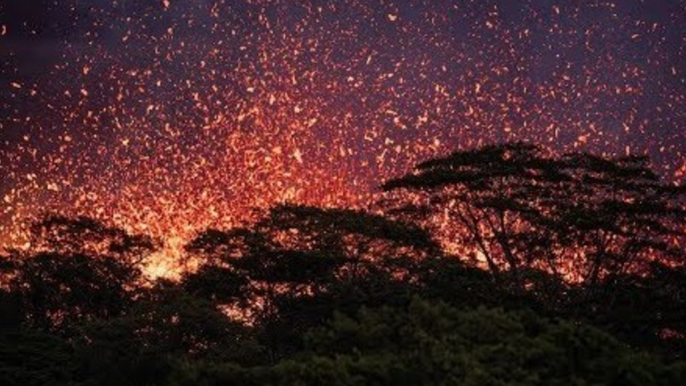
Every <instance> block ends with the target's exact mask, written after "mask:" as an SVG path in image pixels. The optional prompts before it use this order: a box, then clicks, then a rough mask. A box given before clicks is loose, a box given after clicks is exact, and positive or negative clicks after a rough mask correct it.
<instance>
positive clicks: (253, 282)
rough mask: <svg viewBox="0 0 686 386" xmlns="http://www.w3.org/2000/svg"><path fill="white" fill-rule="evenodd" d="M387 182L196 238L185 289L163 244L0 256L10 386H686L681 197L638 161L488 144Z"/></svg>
mask: <svg viewBox="0 0 686 386" xmlns="http://www.w3.org/2000/svg"><path fill="white" fill-rule="evenodd" d="M383 187H384V189H386V190H388V191H389V193H388V195H389V197H390V201H386V202H384V205H383V206H382V208H383V210H376V211H374V212H372V211H367V210H353V209H342V208H318V207H311V206H304V205H294V204H283V205H279V206H276V207H274V208H272V209H271V210H269V211H268V212H267V213H266V214H265V215H264V216H263V217H261V218H259V219H258V220H256V221H255V222H254V223H250V224H245V225H244V226H241V227H236V228H232V229H207V230H203V231H201V232H199V233H198V234H197V236H196V237H195V238H194V239H193V240H190V241H189V242H188V244H187V245H186V247H185V256H184V259H186V263H187V264H186V266H187V270H185V271H183V272H180V275H179V278H178V279H175V280H170V279H164V278H157V279H152V278H150V277H147V276H146V274H145V266H146V262H147V260H148V259H149V258H150V257H151V256H152V254H153V253H154V251H155V250H156V248H157V247H158V246H160V243H161V242H162V241H161V240H154V239H152V238H150V237H148V236H146V235H139V234H131V233H130V232H127V231H125V230H123V229H118V228H116V227H113V226H110V225H107V224H104V223H102V222H100V221H97V220H94V219H90V218H83V217H78V218H67V217H63V216H49V217H46V218H44V219H42V220H39V221H38V222H36V223H35V224H34V226H33V227H32V228H31V230H32V234H31V237H30V247H29V248H28V249H24V250H18V249H13V250H8V251H5V255H4V256H0V384H7V385H119V384H130V385H220V384H222V385H224V384H240V385H293V384H296V385H320V384H333V385H390V384H393V385H405V384H407V385H423V384H426V385H676V384H683V383H685V382H686V362H684V357H683V353H684V352H686V322H685V321H686V314H685V313H686V267H685V266H684V262H685V260H684V256H683V248H682V246H683V245H684V244H683V242H684V230H686V226H685V225H686V224H684V221H685V220H684V216H683V215H684V214H685V213H684V210H685V206H684V193H685V192H684V187H683V186H675V185H670V184H667V183H664V182H662V181H661V180H660V179H659V178H658V176H657V175H656V174H655V173H654V172H653V171H652V170H651V168H650V163H649V160H647V159H646V158H643V157H618V158H608V157H599V156H595V155H591V154H587V153H573V154H564V155H560V156H556V155H554V154H552V153H550V152H548V151H546V150H545V149H543V148H540V147H538V146H533V145H526V144H521V143H514V144H504V145H492V146H487V147H484V148H480V149H474V150H469V151H460V152H455V153H453V154H451V155H449V156H447V157H443V158H437V159H434V160H429V161H426V162H424V163H421V164H419V165H417V169H416V171H415V172H413V173H410V174H408V175H405V176H402V177H399V178H397V179H393V180H390V181H387V182H386V183H385V184H384V185H383ZM437 224H438V225H440V226H441V227H443V228H442V230H443V231H442V232H436V231H435V230H436V228H437V227H436V225H437ZM448 244H450V245H457V246H458V248H446V247H445V246H446V245H448Z"/></svg>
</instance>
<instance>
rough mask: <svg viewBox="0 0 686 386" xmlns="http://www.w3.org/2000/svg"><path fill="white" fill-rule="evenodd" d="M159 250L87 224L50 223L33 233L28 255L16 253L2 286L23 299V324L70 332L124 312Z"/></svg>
mask: <svg viewBox="0 0 686 386" xmlns="http://www.w3.org/2000/svg"><path fill="white" fill-rule="evenodd" d="M153 248H154V243H153V241H152V240H151V239H150V238H148V237H144V236H138V235H130V234H128V233H127V232H125V231H123V230H120V229H116V228H109V227H106V226H104V225H102V224H101V223H99V222H97V221H95V220H92V219H87V218H78V219H67V218H64V217H48V218H46V219H44V220H42V221H40V222H37V223H35V224H34V226H33V227H32V234H31V244H30V248H29V249H28V250H11V251H9V254H8V256H7V257H6V258H5V259H3V263H2V265H1V266H0V270H1V271H0V273H1V274H2V276H1V279H2V280H0V281H1V282H2V284H3V285H4V286H6V288H8V290H9V291H10V292H11V293H13V294H14V295H15V296H18V298H19V301H20V303H21V309H22V312H23V317H24V319H25V320H24V322H25V323H26V324H27V326H31V327H36V328H40V329H43V330H60V331H62V332H68V331H67V330H72V329H73V328H75V327H77V326H78V325H80V324H82V323H86V322H89V321H92V320H94V319H107V318H111V317H114V316H117V315H119V314H121V313H122V312H124V311H125V310H126V308H127V307H128V306H129V305H130V304H131V302H132V296H133V293H134V290H135V288H136V287H137V286H138V285H140V284H141V283H140V280H141V278H142V271H141V268H142V265H141V263H142V259H143V258H144V257H145V256H146V254H148V253H150V252H151V251H152V250H153Z"/></svg>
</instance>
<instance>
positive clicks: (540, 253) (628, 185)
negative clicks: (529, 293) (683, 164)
mask: <svg viewBox="0 0 686 386" xmlns="http://www.w3.org/2000/svg"><path fill="white" fill-rule="evenodd" d="M383 188H384V189H385V190H388V191H391V190H399V189H408V190H410V191H413V192H416V194H415V195H413V196H408V195H405V196H404V197H405V198H403V199H402V200H403V201H405V202H406V204H404V205H403V206H401V207H399V208H396V213H405V214H409V215H410V216H412V217H415V218H417V217H419V216H424V218H426V215H427V214H428V215H432V214H433V215H436V213H438V214H440V215H441V216H443V219H448V220H449V221H450V222H451V224H452V226H453V231H454V233H453V235H455V237H456V238H457V239H456V240H454V241H456V242H457V244H459V245H461V246H462V247H463V248H462V252H463V253H468V252H470V251H478V255H479V256H478V258H482V259H483V260H485V262H486V264H487V266H488V268H489V269H490V270H491V271H492V272H493V273H495V274H498V273H500V272H501V271H502V270H503V269H505V270H507V271H509V272H510V273H511V274H514V276H515V277H517V278H518V279H517V280H518V281H519V284H520V285H524V284H525V283H524V280H523V278H522V277H521V274H522V273H521V271H522V270H525V269H529V268H538V269H544V270H547V271H549V272H552V273H553V274H555V275H557V276H559V277H562V278H565V279H571V280H575V281H585V282H588V283H597V282H598V281H599V280H601V279H603V278H606V277H608V276H612V275H622V274H625V273H636V272H641V271H645V270H646V269H647V266H648V264H649V263H650V262H651V261H653V260H660V261H663V262H665V263H667V264H673V265H683V264H684V262H685V260H684V255H683V251H682V250H681V249H680V248H679V245H683V242H684V240H685V237H684V236H685V234H684V229H686V228H685V224H686V222H685V221H686V218H685V215H686V210H685V209H684V197H686V187H684V186H672V185H668V184H665V183H663V182H661V181H660V180H659V178H658V177H657V176H656V175H655V173H654V172H652V171H651V170H650V167H649V164H648V159H647V158H645V157H635V156H630V157H618V158H604V157H598V156H594V155H591V154H587V153H572V154H566V155H563V156H561V157H553V156H550V155H548V154H547V152H545V151H544V150H543V149H542V148H540V147H538V146H534V145H528V144H522V143H513V144H504V145H491V146H485V147H483V148H480V149H476V150H469V151H458V152H455V153H453V154H451V155H450V156H448V157H445V158H437V159H433V160H430V161H426V162H423V163H420V164H419V165H417V172H416V173H412V174H408V175H406V176H404V177H401V178H397V179H392V180H390V181H388V182H386V183H385V184H384V185H383ZM408 200H409V202H408Z"/></svg>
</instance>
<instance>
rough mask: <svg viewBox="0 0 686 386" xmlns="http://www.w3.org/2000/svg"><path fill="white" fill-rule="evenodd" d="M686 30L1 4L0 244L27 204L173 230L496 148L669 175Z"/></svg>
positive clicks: (645, 5)
mask: <svg viewBox="0 0 686 386" xmlns="http://www.w3.org/2000/svg"><path fill="white" fill-rule="evenodd" d="M685 25H686V2H684V1H678V0H649V1H648V0H646V1H639V0H626V1H614V2H613V1H580V0H579V1H543V0H524V1H511V0H500V1H458V0H456V1H447V0H438V1H429V0H423V1H419V0H418V1H362V0H360V1H353V0H346V1H340V2H330V1H309V0H308V1H298V2H293V1H282V0H252V1H221V0H189V1H180V0H171V1H170V2H168V3H167V2H165V1H133V0H120V1H105V0H98V1H93V0H90V1H86V0H83V1H78V0H60V1H56V0H54V1H48V0H24V1H14V0H0V28H2V30H3V31H5V34H4V35H2V36H0V63H2V68H1V69H0V108H1V109H2V110H1V111H2V113H0V114H1V115H0V162H1V164H0V173H2V175H3V176H5V177H4V178H3V180H2V183H1V184H0V224H3V223H4V224H5V225H0V235H2V234H3V233H4V234H5V235H7V234H11V233H13V232H14V231H13V227H12V225H11V224H14V223H15V222H16V221H17V220H19V219H21V218H24V217H26V216H29V215H32V214H36V213H37V212H39V211H42V210H58V211H63V210H67V211H74V212H80V213H81V212H85V214H90V215H95V216H98V217H103V218H110V219H114V221H115V222H118V223H119V224H123V225H126V226H131V227H139V228H146V227H147V228H148V229H149V230H152V231H153V232H158V233H165V234H169V233H172V234H180V235H183V234H184V232H186V233H187V229H191V228H194V229H195V228H198V227H204V226H207V225H209V224H217V223H218V224H219V225H222V224H225V220H224V219H227V218H230V219H234V218H240V217H241V214H240V213H241V211H243V210H244V209H243V208H246V207H251V206H264V205H269V204H271V203H274V202H278V201H281V200H286V199H287V200H296V201H303V202H308V203H315V204H322V203H324V204H339V205H350V204H354V203H357V201H359V200H360V199H361V197H366V194H367V193H368V192H372V191H373V189H374V186H376V185H377V184H378V183H379V182H380V181H381V180H382V179H383V178H387V177H390V176H392V175H397V174H399V173H401V172H404V171H406V170H407V168H408V167H409V166H410V165H411V164H412V163H414V162H416V161H418V160H421V159H425V158H427V157H431V156H435V155H438V154H441V153H444V152H446V151H450V150H453V149H456V148H465V147H470V146H476V145H479V144H483V143H488V142H494V141H505V140H527V141H536V142H541V143H543V144H545V145H547V146H550V147H552V148H554V149H556V150H559V151H565V150H569V149H588V150H593V151H596V152H603V153H613V154H623V153H626V152H630V153H647V154H649V155H651V156H652V157H653V159H654V160H655V165H656V167H657V168H658V169H659V170H660V171H661V172H662V173H663V174H664V175H665V177H666V178H669V179H677V180H679V179H682V177H683V174H684V173H686V164H685V158H684V152H685V151H686V113H685V111H686V83H685V72H686V29H684V28H683V26H685ZM171 224H173V225H171ZM180 229H185V230H186V231H183V230H180ZM5 238H7V236H5ZM0 241H1V239H0Z"/></svg>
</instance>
